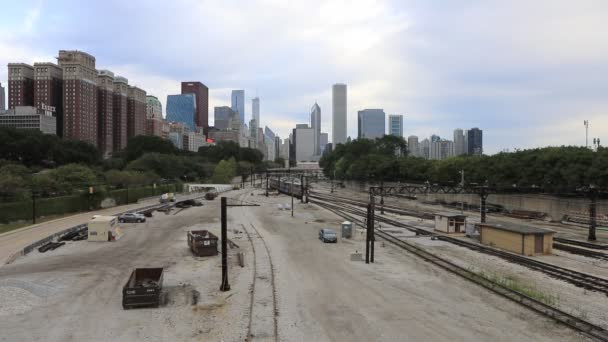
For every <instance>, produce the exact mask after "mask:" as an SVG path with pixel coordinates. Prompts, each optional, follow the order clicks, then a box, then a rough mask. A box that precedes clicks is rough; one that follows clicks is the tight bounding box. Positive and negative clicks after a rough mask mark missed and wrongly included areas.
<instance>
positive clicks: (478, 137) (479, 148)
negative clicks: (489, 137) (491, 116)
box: [467, 127, 483, 156]
mask: <svg viewBox="0 0 608 342" xmlns="http://www.w3.org/2000/svg"><path fill="white" fill-rule="evenodd" d="M467 153H468V154H470V155H475V156H481V155H482V154H483V131H482V130H481V129H479V128H477V127H475V128H471V129H469V130H468V131H467Z"/></svg>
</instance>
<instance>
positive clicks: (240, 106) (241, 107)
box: [232, 90, 260, 126]
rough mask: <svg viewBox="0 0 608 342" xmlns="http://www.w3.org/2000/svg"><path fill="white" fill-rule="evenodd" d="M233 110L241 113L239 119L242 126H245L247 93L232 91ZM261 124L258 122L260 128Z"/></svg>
mask: <svg viewBox="0 0 608 342" xmlns="http://www.w3.org/2000/svg"><path fill="white" fill-rule="evenodd" d="M232 110H233V111H235V112H238V113H239V119H240V120H241V125H244V124H245V91H244V90H233V91H232ZM259 125H260V123H259V122H258V126H259Z"/></svg>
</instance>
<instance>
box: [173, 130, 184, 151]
mask: <svg viewBox="0 0 608 342" xmlns="http://www.w3.org/2000/svg"><path fill="white" fill-rule="evenodd" d="M169 141H171V142H172V143H173V145H174V146H175V148H178V149H180V150H181V149H183V148H184V139H183V134H181V133H179V132H170V133H169Z"/></svg>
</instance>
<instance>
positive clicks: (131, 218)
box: [118, 213, 146, 223]
mask: <svg viewBox="0 0 608 342" xmlns="http://www.w3.org/2000/svg"><path fill="white" fill-rule="evenodd" d="M118 222H135V223H141V222H146V217H145V216H144V215H142V214H137V213H124V214H122V215H120V216H118Z"/></svg>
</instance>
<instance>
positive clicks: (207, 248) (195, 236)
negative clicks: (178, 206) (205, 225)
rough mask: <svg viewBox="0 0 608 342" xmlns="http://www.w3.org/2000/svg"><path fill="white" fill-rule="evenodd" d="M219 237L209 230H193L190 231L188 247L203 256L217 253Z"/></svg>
mask: <svg viewBox="0 0 608 342" xmlns="http://www.w3.org/2000/svg"><path fill="white" fill-rule="evenodd" d="M217 241H218V237H217V236H215V235H213V234H212V233H211V232H209V231H208V230H192V231H189V232H188V247H190V250H191V251H192V254H194V255H196V256H199V257H202V256H213V255H217V254H218V251H217Z"/></svg>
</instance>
